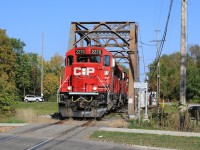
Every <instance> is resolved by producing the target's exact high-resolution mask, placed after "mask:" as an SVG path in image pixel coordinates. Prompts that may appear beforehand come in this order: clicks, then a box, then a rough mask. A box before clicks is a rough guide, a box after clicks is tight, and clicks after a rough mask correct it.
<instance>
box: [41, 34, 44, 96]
mask: <svg viewBox="0 0 200 150" xmlns="http://www.w3.org/2000/svg"><path fill="white" fill-rule="evenodd" d="M43 55H44V33H42V62H41V63H42V65H41V97H43V67H44V66H43V57H44V56H43Z"/></svg>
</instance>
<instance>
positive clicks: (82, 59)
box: [77, 56, 88, 62]
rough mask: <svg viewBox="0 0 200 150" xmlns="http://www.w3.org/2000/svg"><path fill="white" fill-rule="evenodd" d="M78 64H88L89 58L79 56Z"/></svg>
mask: <svg viewBox="0 0 200 150" xmlns="http://www.w3.org/2000/svg"><path fill="white" fill-rule="evenodd" d="M77 62H88V57H87V56H77Z"/></svg>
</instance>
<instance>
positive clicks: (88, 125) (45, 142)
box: [27, 120, 92, 150]
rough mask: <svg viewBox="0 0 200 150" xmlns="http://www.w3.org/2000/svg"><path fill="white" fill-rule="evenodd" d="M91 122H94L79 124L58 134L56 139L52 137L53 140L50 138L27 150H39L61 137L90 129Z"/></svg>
mask: <svg viewBox="0 0 200 150" xmlns="http://www.w3.org/2000/svg"><path fill="white" fill-rule="evenodd" d="M91 122H92V120H90V121H85V122H83V123H81V124H79V125H76V126H74V127H72V128H70V129H67V130H65V131H63V132H61V133H58V134H57V135H55V136H54V137H51V138H49V139H47V140H45V141H42V142H40V143H38V144H36V145H34V146H32V147H29V148H27V150H36V149H39V148H41V147H43V146H44V145H46V144H48V143H50V142H53V141H55V140H56V139H58V138H60V137H62V136H66V135H68V134H69V133H72V132H73V131H75V130H77V129H79V128H81V127H90V126H91ZM84 129H85V128H83V129H82V130H84ZM82 130H81V131H82ZM81 131H79V132H77V133H75V134H72V135H70V136H68V138H65V139H64V141H66V140H68V139H70V138H71V137H73V136H75V135H77V134H79V133H80V132H81Z"/></svg>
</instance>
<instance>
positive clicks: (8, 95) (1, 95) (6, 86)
mask: <svg viewBox="0 0 200 150" xmlns="http://www.w3.org/2000/svg"><path fill="white" fill-rule="evenodd" d="M15 62H16V56H15V54H14V52H13V50H12V46H11V42H10V40H9V38H8V36H7V35H6V31H5V30H1V29H0V112H7V111H11V110H13V103H14V100H15V99H16V97H15V95H16V86H15V80H14V78H13V77H14V76H15Z"/></svg>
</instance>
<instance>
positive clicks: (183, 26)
mask: <svg viewBox="0 0 200 150" xmlns="http://www.w3.org/2000/svg"><path fill="white" fill-rule="evenodd" d="M186 14H187V0H182V13H181V61H180V63H181V64H180V103H181V105H182V106H181V113H183V112H184V111H185V106H186V22H187V19H186Z"/></svg>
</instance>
